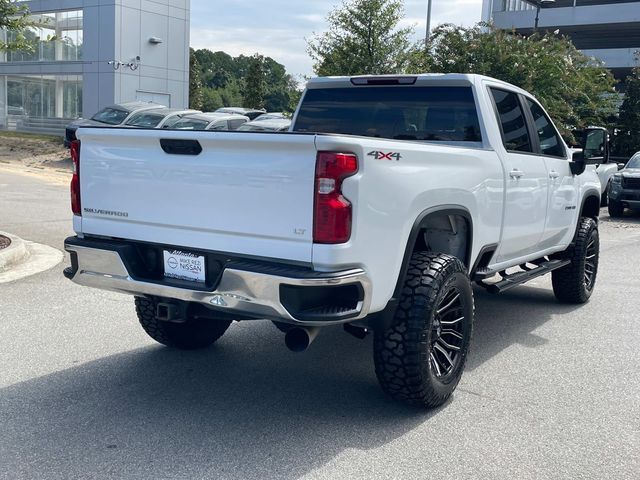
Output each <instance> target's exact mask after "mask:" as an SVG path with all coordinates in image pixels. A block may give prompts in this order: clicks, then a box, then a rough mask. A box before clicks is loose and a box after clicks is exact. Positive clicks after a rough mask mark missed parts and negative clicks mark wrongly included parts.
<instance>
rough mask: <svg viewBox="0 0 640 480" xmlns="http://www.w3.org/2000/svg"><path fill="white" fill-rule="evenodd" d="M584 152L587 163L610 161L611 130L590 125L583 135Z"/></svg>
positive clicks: (595, 163) (594, 163) (596, 163)
mask: <svg viewBox="0 0 640 480" xmlns="http://www.w3.org/2000/svg"><path fill="white" fill-rule="evenodd" d="M582 152H583V155H584V162H585V164H587V165H598V164H601V163H608V162H609V132H607V130H606V129H605V128H602V127H589V128H586V129H585V130H584V133H583V136H582Z"/></svg>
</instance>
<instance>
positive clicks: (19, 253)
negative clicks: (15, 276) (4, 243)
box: [0, 232, 29, 272]
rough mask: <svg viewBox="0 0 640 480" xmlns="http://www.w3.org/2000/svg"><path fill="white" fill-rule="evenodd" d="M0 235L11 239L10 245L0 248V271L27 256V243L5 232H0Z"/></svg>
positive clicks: (22, 260)
mask: <svg viewBox="0 0 640 480" xmlns="http://www.w3.org/2000/svg"><path fill="white" fill-rule="evenodd" d="M0 235H4V236H5V237H8V238H9V239H10V240H11V245H9V246H8V247H7V248H3V249H2V250H0V272H2V271H4V270H8V269H9V268H11V267H13V266H14V265H17V264H18V263H21V262H24V261H25V260H26V259H27V258H29V250H27V245H26V244H25V242H24V240H22V239H21V238H20V237H16V236H15V235H11V234H10V233H6V232H0Z"/></svg>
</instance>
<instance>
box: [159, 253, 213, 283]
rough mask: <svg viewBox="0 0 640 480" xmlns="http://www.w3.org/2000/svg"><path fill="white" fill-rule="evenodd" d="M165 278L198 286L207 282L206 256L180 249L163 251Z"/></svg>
mask: <svg viewBox="0 0 640 480" xmlns="http://www.w3.org/2000/svg"><path fill="white" fill-rule="evenodd" d="M162 256H163V267H162V268H163V272H162V273H163V276H164V278H166V279H171V280H183V281H187V282H191V283H193V284H196V285H200V286H202V285H204V284H206V282H207V263H206V262H207V261H206V256H205V255H203V254H199V253H193V252H185V251H184V250H178V249H163V250H162Z"/></svg>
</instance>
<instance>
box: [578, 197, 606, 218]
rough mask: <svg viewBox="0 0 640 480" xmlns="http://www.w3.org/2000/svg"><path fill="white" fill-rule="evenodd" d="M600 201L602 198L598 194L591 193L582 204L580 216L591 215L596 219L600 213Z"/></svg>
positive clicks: (590, 216)
mask: <svg viewBox="0 0 640 480" xmlns="http://www.w3.org/2000/svg"><path fill="white" fill-rule="evenodd" d="M600 202H601V198H600V197H598V196H596V195H589V196H588V197H587V198H585V200H584V202H583V204H582V211H581V212H580V217H589V218H593V219H594V220H595V219H597V218H598V216H599V215H600Z"/></svg>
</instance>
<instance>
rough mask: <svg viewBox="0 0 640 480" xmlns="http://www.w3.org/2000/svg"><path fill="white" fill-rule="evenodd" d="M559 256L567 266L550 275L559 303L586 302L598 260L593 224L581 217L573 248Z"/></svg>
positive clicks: (594, 280) (590, 220)
mask: <svg viewBox="0 0 640 480" xmlns="http://www.w3.org/2000/svg"><path fill="white" fill-rule="evenodd" d="M609 208H611V206H609ZM592 242H593V243H592ZM593 255H595V256H593ZM559 257H560V258H564V259H569V260H571V263H570V264H569V265H567V266H566V267H562V268H559V269H557V270H554V271H553V272H552V273H551V283H552V284H553V293H554V294H555V296H556V298H557V299H558V300H559V301H560V302H563V303H576V304H580V303H586V302H587V301H589V298H590V297H591V294H592V293H593V289H594V287H595V284H596V278H597V274H598V261H599V258H600V237H599V234H598V224H597V223H596V221H595V220H593V219H592V218H587V217H583V218H581V219H580V223H579V225H578V231H577V233H576V239H575V242H574V245H573V246H571V247H569V248H568V249H567V250H566V251H565V252H564V253H563V254H562V255H560V256H559Z"/></svg>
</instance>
